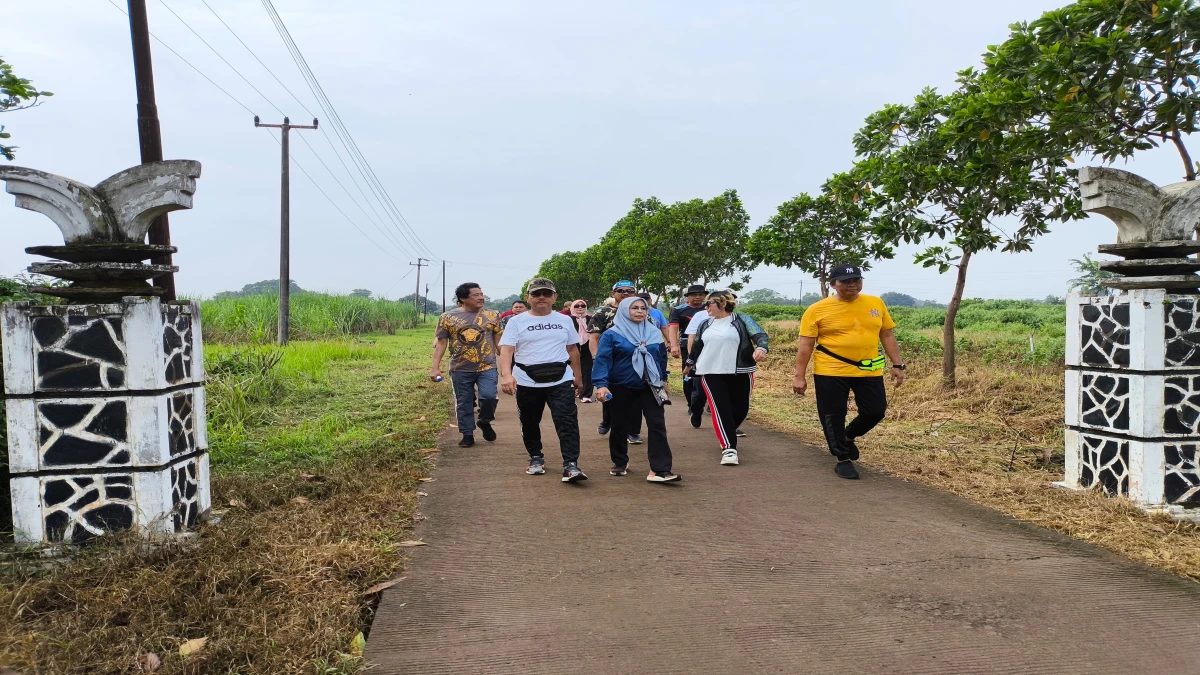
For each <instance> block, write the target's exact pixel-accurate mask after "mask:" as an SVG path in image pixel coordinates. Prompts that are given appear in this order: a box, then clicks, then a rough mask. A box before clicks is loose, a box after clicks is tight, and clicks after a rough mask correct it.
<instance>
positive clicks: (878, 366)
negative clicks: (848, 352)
mask: <svg viewBox="0 0 1200 675" xmlns="http://www.w3.org/2000/svg"><path fill="white" fill-rule="evenodd" d="M817 351H819V352H821V353H822V354H825V355H826V356H832V357H833V358H835V359H837V360H838V361H841V362H842V363H847V364H850V365H852V366H854V367H855V368H858V369H859V370H866V371H877V370H883V365H884V363H885V361H884V358H883V356H882V355H881V356H878V357H876V358H873V359H863V360H862V361H855V360H854V359H848V358H846V357H844V356H841V355H840V354H834V353H833V352H831V351H829V348H827V347H826V346H825V345H817Z"/></svg>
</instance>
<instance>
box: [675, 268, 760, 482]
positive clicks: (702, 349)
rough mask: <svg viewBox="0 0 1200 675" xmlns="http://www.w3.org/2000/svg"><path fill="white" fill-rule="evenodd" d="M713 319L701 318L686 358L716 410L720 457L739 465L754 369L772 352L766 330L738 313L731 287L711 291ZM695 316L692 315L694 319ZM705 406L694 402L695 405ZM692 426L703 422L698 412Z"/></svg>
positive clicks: (685, 366)
mask: <svg viewBox="0 0 1200 675" xmlns="http://www.w3.org/2000/svg"><path fill="white" fill-rule="evenodd" d="M704 308H705V309H706V310H708V319H706V320H704V322H703V323H701V324H700V327H699V328H698V329H697V330H696V335H695V337H693V338H692V340H691V344H690V345H688V359H687V361H686V362H685V363H684V364H683V372H684V374H685V375H686V374H687V373H688V371H689V370H693V371H695V373H696V375H699V376H700V388H701V390H702V391H703V392H704V396H705V397H706V398H707V399H708V407H709V409H710V410H712V421H713V429H714V430H715V431H716V432H717V442H718V443H719V444H720V445H721V463H722V464H726V465H737V463H738V452H737V437H738V434H737V428H738V427H739V426H741V424H742V422H744V421H746V415H747V414H749V412H750V390H751V389H753V388H754V371H756V370H758V362H759V361H762V360H763V359H765V358H767V333H766V331H764V330H763V329H762V328H760V327H759V325H758V324H757V323H756V322H755V321H754V319H752V318H750V317H748V316H746V315H745V314H737V313H735V312H734V311H733V310H734V309H736V308H737V297H736V296H734V294H733V293H732V292H731V291H717V292H716V293H710V294H709V295H708V299H707V300H705V301H704ZM694 320H695V319H694V318H693V321H694ZM700 407H702V406H695V405H693V406H692V410H693V411H696V410H698V409H699V408H700ZM692 420H693V421H692V426H696V427H698V426H700V424H699V415H698V414H696V413H695V412H693V418H692Z"/></svg>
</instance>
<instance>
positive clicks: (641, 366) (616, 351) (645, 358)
mask: <svg viewBox="0 0 1200 675" xmlns="http://www.w3.org/2000/svg"><path fill="white" fill-rule="evenodd" d="M649 315H650V310H649V306H648V305H647V304H646V301H645V300H642V299H641V298H638V297H633V298H625V299H624V300H622V301H621V304H620V305H619V306H618V307H617V315H616V317H615V319H614V322H613V327H612V328H611V329H609V330H606V331H604V333H603V334H602V335H601V336H600V344H599V346H598V347H597V348H596V362H595V365H594V366H593V368H592V383H593V384H594V385H595V386H596V398H599V399H601V400H603V399H604V397H605V396H606V395H608V394H612V399H611V400H609V406H610V409H611V411H612V433H610V434H609V435H608V452H609V455H611V456H612V461H613V466H612V469H611V470H610V471H609V473H610V474H612V475H614V476H624V475H625V474H626V473H628V468H629V438H628V434H629V432H631V431H632V430H633V429H632V425H633V423H634V421H635V420H636V419H637V415H638V412H639V411H640V412H641V414H642V415H644V416H645V418H646V429H647V431H648V434H647V435H648V436H649V439H648V441H649V442H648V443H647V444H646V452H647V455H648V457H649V460H650V475H648V476H646V480H648V481H650V482H652V483H667V482H674V481H679V480H682V478H683V477H682V476H680V475H678V474H675V473H672V472H671V446H670V444H668V443H667V422H666V416H665V415H664V414H663V404H662V403H660V402H659V395H658V394H657V393H656V389H657V390H659V391H661V389H662V387H663V385H664V384H665V383H664V381H663V373H665V372H667V345H666V343H665V342H664V341H663V336H662V331H660V330H659V329H658V327H657V326H655V325H654V324H653V323H652V322H651V321H650V320H649V319H648V317H649Z"/></svg>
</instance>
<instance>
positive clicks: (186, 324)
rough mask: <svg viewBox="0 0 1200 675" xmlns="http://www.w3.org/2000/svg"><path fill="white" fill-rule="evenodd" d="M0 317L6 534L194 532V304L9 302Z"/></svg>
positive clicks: (198, 351)
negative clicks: (9, 514) (8, 505)
mask: <svg viewBox="0 0 1200 675" xmlns="http://www.w3.org/2000/svg"><path fill="white" fill-rule="evenodd" d="M0 319H2V324H3V331H4V334H3V340H4V390H5V395H6V405H7V412H8V441H9V469H10V471H11V473H12V478H11V487H12V502H13V516H14V518H13V520H14V527H15V530H16V533H15V534H16V539H17V541H18V542H20V543H30V544H51V543H56V542H64V541H65V542H75V543H80V542H84V541H87V540H88V539H91V538H93V537H96V536H99V535H102V534H104V533H106V532H110V531H114V530H127V529H137V530H139V531H140V532H142V533H143V534H145V535H147V536H153V535H163V534H174V533H178V532H182V531H184V530H187V529H189V528H192V527H194V526H195V525H196V524H197V522H198V521H199V519H200V518H201V517H202V516H203V515H204V514H205V513H206V512H207V511H208V510H209V508H210V501H211V500H210V494H209V476H208V454H207V448H208V439H207V433H206V429H207V427H206V422H205V413H204V403H205V399H204V355H203V345H202V343H201V338H200V308H199V305H198V304H197V303H195V302H190V303H172V304H163V303H160V301H159V300H158V299H157V298H141V297H127V298H124V299H123V300H122V301H121V302H120V303H112V304H92V305H50V306H46V305H32V304H30V303H26V302H17V303H6V304H5V305H4V306H3V308H2V310H0Z"/></svg>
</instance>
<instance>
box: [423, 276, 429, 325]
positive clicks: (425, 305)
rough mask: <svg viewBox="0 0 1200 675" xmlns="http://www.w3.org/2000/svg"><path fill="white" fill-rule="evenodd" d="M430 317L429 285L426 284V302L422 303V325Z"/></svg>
mask: <svg viewBox="0 0 1200 675" xmlns="http://www.w3.org/2000/svg"><path fill="white" fill-rule="evenodd" d="M428 316H429V284H425V302H422V303H421V323H425V319H426V318H427V317H428Z"/></svg>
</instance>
